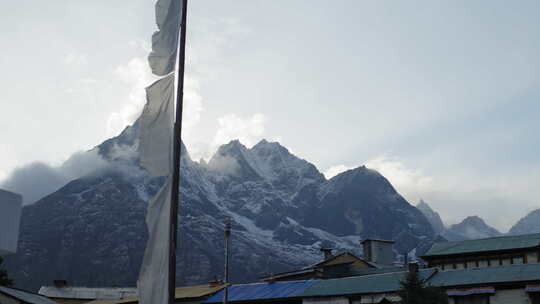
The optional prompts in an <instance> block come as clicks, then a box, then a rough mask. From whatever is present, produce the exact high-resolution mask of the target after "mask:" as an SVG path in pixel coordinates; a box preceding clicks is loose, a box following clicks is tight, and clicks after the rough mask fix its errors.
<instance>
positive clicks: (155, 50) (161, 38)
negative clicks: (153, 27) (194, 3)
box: [148, 0, 184, 76]
mask: <svg viewBox="0 0 540 304" xmlns="http://www.w3.org/2000/svg"><path fill="white" fill-rule="evenodd" d="M182 2H183V1H181V0H158V1H157V3H156V23H157V26H158V31H157V32H155V33H154V34H153V35H152V52H151V53H150V55H149V56H148V62H149V63H150V68H151V69H152V72H153V73H154V74H156V75H158V76H163V75H167V74H169V73H171V72H172V71H174V67H175V63H176V52H177V48H178V38H179V37H178V36H179V34H178V33H179V32H180V31H179V30H180V20H181V16H182V9H184V8H183V7H182Z"/></svg>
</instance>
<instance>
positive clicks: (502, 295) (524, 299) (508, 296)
mask: <svg viewBox="0 0 540 304" xmlns="http://www.w3.org/2000/svg"><path fill="white" fill-rule="evenodd" d="M455 303H456V301H455V299H454V298H453V297H451V298H449V299H448V304H455ZM489 304H531V301H530V299H529V295H528V294H527V293H526V292H525V290H524V289H523V288H520V289H504V290H497V291H496V292H495V294H493V295H490V296H489Z"/></svg>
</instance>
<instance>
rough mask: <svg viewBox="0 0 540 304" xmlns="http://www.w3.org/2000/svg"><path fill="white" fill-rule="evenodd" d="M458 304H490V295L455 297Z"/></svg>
mask: <svg viewBox="0 0 540 304" xmlns="http://www.w3.org/2000/svg"><path fill="white" fill-rule="evenodd" d="M454 299H455V303H456V304H489V295H470V296H464V297H455V298H454Z"/></svg>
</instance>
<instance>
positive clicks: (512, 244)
mask: <svg viewBox="0 0 540 304" xmlns="http://www.w3.org/2000/svg"><path fill="white" fill-rule="evenodd" d="M422 258H423V259H424V260H426V261H427V262H428V266H429V267H437V268H439V269H441V270H449V269H466V268H479V267H494V266H504V265H516V264H518V265H519V264H536V263H540V233H537V234H526V235H516V236H501V237H493V238H486V239H478V240H466V241H458V242H445V243H436V244H434V245H433V246H432V247H431V249H430V250H429V251H428V252H427V253H426V254H425V255H424V256H423V257H422Z"/></svg>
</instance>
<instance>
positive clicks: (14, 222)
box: [0, 189, 22, 256]
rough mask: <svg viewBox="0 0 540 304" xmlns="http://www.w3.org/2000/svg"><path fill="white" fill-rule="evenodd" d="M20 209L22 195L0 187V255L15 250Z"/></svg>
mask: <svg viewBox="0 0 540 304" xmlns="http://www.w3.org/2000/svg"><path fill="white" fill-rule="evenodd" d="M21 211H22V196H20V195H19V194H16V193H13V192H9V191H5V190H2V189H0V256H3V255H7V254H10V253H15V252H16V251H17V242H18V239H19V224H20V220H21Z"/></svg>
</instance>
